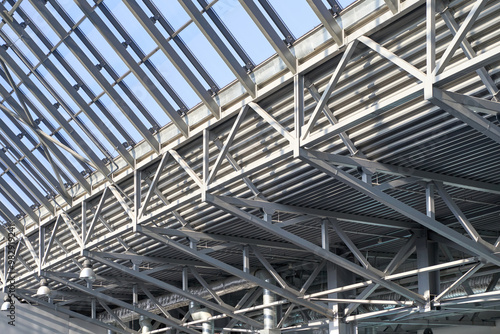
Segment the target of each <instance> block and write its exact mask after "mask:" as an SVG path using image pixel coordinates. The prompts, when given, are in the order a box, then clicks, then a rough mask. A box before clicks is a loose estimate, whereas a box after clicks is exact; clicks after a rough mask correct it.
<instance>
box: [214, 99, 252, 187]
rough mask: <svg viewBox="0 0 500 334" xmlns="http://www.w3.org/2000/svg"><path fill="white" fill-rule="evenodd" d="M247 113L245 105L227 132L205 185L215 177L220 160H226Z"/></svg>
mask: <svg viewBox="0 0 500 334" xmlns="http://www.w3.org/2000/svg"><path fill="white" fill-rule="evenodd" d="M247 111H248V105H245V106H244V107H243V108H241V110H240V112H239V113H238V116H237V117H236V119H235V120H234V123H233V126H232V127H231V130H230V131H229V134H228V135H227V138H226V142H225V143H224V146H222V149H221V150H220V153H219V155H218V156H217V159H216V160H215V164H214V165H213V166H212V170H211V171H210V175H209V176H208V179H207V180H206V183H207V184H208V183H210V182H211V181H212V180H213V179H214V177H215V175H216V174H217V171H218V170H219V167H220V165H221V163H222V160H223V159H224V158H226V155H227V153H228V151H229V148H230V147H231V145H232V143H233V140H234V137H236V133H237V132H238V129H239V128H240V126H241V123H243V121H244V120H245V116H246V114H247Z"/></svg>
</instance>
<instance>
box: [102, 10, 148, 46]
mask: <svg viewBox="0 0 500 334" xmlns="http://www.w3.org/2000/svg"><path fill="white" fill-rule="evenodd" d="M105 3H106V5H107V6H108V8H109V10H110V11H111V12H112V13H113V15H114V16H115V18H116V19H117V20H118V22H120V23H121V25H122V26H123V28H124V29H125V30H126V31H127V33H128V34H129V35H130V37H131V38H132V40H133V41H134V42H135V43H136V44H137V45H138V46H139V47H140V48H141V49H142V50H143V51H144V53H145V54H149V53H150V52H151V51H153V49H155V48H156V47H157V46H158V45H157V44H156V43H155V42H154V41H153V39H152V38H151V37H150V36H149V34H148V33H147V32H146V31H145V30H144V28H143V27H142V25H141V24H140V23H139V21H137V20H136V18H135V16H134V15H133V14H132V13H131V12H130V10H129V9H128V8H127V6H125V4H124V3H123V2H121V1H112V2H111V3H110V1H106V2H105Z"/></svg>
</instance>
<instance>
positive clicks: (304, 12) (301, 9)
mask: <svg viewBox="0 0 500 334" xmlns="http://www.w3.org/2000/svg"><path fill="white" fill-rule="evenodd" d="M267 1H268V2H269V3H270V4H271V5H272V6H273V7H274V9H275V10H276V12H278V13H279V16H280V17H281V19H282V20H283V22H284V23H285V24H286V26H287V27H288V29H290V31H291V32H292V34H293V35H294V36H295V38H298V37H300V36H302V35H304V34H306V33H307V32H308V31H310V30H311V29H313V28H314V27H316V26H317V25H319V24H320V23H321V22H320V20H319V19H318V17H317V16H316V14H314V12H313V10H312V9H311V7H310V6H309V5H308V4H307V2H306V1H303V0H267Z"/></svg>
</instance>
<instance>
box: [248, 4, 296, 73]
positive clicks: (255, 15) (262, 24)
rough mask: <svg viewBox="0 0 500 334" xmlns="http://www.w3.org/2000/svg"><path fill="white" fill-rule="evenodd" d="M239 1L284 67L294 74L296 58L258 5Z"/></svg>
mask: <svg viewBox="0 0 500 334" xmlns="http://www.w3.org/2000/svg"><path fill="white" fill-rule="evenodd" d="M239 2H240V4H241V5H242V6H243V8H245V10H246V12H247V13H248V15H249V16H250V17H251V18H252V20H253V22H254V23H255V24H256V25H257V27H258V28H259V30H260V32H261V33H262V34H263V35H264V36H265V37H266V39H267V41H268V42H269V44H271V46H272V47H273V49H274V51H276V53H277V54H278V55H279V57H280V58H281V60H282V61H283V62H284V63H285V65H286V67H287V68H288V69H289V70H290V72H292V73H294V74H295V73H296V72H297V59H296V58H295V56H294V55H293V54H292V52H291V51H290V50H289V49H288V48H287V46H286V44H285V42H283V40H282V39H281V38H280V36H279V35H278V33H277V32H276V31H275V30H274V27H273V26H272V25H271V23H270V22H269V21H268V20H267V18H266V17H265V16H264V14H263V13H262V12H261V11H260V9H259V7H257V5H256V4H255V2H254V1H253V0H239Z"/></svg>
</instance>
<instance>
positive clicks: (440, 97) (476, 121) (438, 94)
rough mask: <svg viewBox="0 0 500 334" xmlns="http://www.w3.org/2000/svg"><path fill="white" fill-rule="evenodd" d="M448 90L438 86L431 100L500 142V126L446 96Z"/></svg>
mask: <svg viewBox="0 0 500 334" xmlns="http://www.w3.org/2000/svg"><path fill="white" fill-rule="evenodd" d="M446 95H447V94H446V92H445V91H442V90H440V89H438V88H434V89H433V95H432V97H430V101H431V102H432V103H433V104H435V105H436V106H438V107H439V108H441V109H443V110H445V111H447V112H448V113H450V115H452V116H454V117H456V118H458V119H459V120H461V121H462V122H464V123H465V124H467V125H469V126H470V127H472V128H473V129H475V130H476V131H479V132H480V133H482V134H483V135H485V136H486V137H488V138H490V139H492V140H494V141H495V142H497V143H500V127H498V126H496V125H495V124H493V123H492V122H490V121H488V120H487V119H486V118H484V117H482V116H480V115H478V114H477V113H475V112H474V111H472V110H470V109H469V108H467V107H466V106H464V105H462V104H460V103H457V102H455V101H454V100H453V98H451V97H449V96H448V97H447V96H446Z"/></svg>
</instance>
